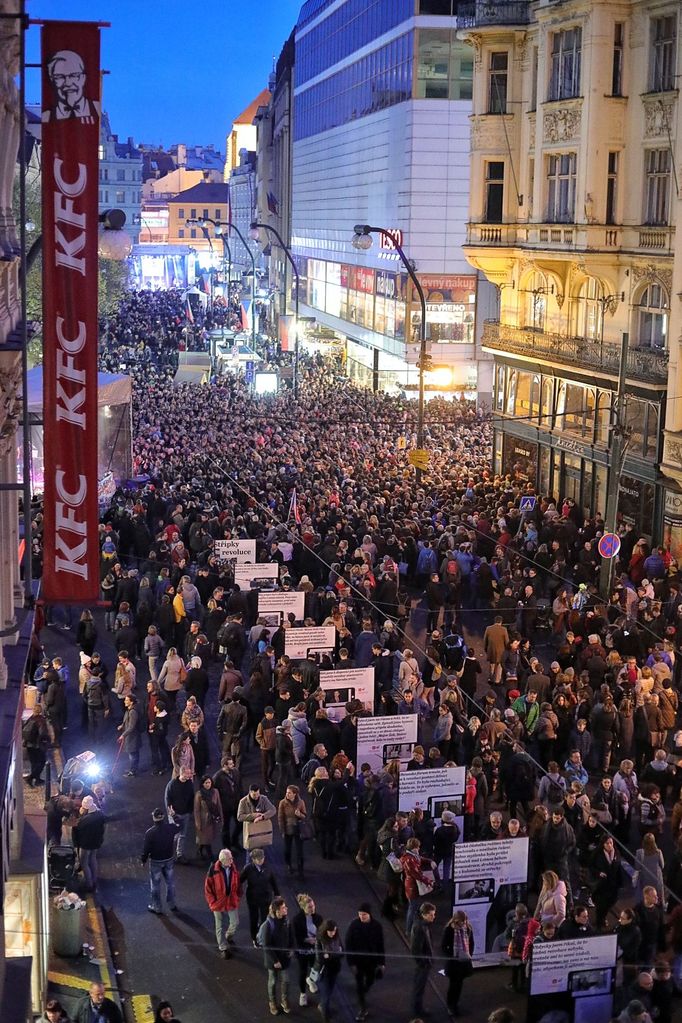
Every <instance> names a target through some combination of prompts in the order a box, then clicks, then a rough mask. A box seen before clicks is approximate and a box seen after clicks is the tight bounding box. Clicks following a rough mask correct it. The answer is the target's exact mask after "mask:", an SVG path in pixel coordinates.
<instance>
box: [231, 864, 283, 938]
mask: <svg viewBox="0 0 682 1023" xmlns="http://www.w3.org/2000/svg"><path fill="white" fill-rule="evenodd" d="M239 880H240V882H241V886H242V889H244V888H246V905H247V906H248V908H249V927H250V929H251V940H252V942H253V947H254V948H259V947H260V945H259V943H258V928H259V927H260V925H261V924H262V923H263V921H264V920H265V919H266V918H267V915H268V910H269V908H270V902H271V901H272V899H273V897H274V896H275V895H279V885H278V884H277V878H276V877H275V874H274V871H273V870H272V867H269V866H268V865H267V864H266V862H265V853H264V852H263V850H262V849H252V850H251V852H250V853H249V862H248V863H247V864H246V866H245V867H244V869H243V870H242V872H241V874H240V875H239Z"/></svg>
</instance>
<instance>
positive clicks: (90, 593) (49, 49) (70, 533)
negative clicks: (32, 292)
mask: <svg viewBox="0 0 682 1023" xmlns="http://www.w3.org/2000/svg"><path fill="white" fill-rule="evenodd" d="M42 75H43V81H42V121H43V126H42V157H43V174H42V177H43V345H44V354H43V439H44V448H45V518H44V563H43V585H42V591H43V597H44V598H45V600H47V601H48V602H60V603H63V602H70V603H86V602H91V601H94V600H97V598H98V596H99V544H98V535H97V517H98V516H97V511H98V509H97V247H98V231H99V224H98V208H97V200H98V172H99V167H98V155H99V148H98V147H99V109H100V105H99V92H100V66H99V29H98V27H97V26H96V25H93V24H90V23H88V22H68V21H48V22H46V23H45V24H44V25H43V28H42Z"/></svg>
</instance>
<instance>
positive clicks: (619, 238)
mask: <svg viewBox="0 0 682 1023" xmlns="http://www.w3.org/2000/svg"><path fill="white" fill-rule="evenodd" d="M466 244H467V245H483V246H487V245H491V246H497V245H499V246H500V247H502V248H504V247H505V246H507V247H512V246H518V247H521V248H528V249H553V250H559V251H564V252H572V251H578V252H602V251H609V252H613V251H615V250H621V251H624V252H641V253H643V254H652V255H653V254H654V253H657V254H659V255H660V256H670V257H671V258H672V255H673V248H674V244H675V228H674V227H666V226H661V227H648V226H646V225H629V226H622V225H619V224H535V223H533V224H528V223H526V224H487V223H476V222H474V221H470V222H469V223H468V224H467V240H466Z"/></svg>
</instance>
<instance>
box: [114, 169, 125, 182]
mask: <svg viewBox="0 0 682 1023" xmlns="http://www.w3.org/2000/svg"><path fill="white" fill-rule="evenodd" d="M125 179H126V172H125V170H123V169H122V168H121V167H119V168H118V170H117V171H116V180H117V181H125Z"/></svg>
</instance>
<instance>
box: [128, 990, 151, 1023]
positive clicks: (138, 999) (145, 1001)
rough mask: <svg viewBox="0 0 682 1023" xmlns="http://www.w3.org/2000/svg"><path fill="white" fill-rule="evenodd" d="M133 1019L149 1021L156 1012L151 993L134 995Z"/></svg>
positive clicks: (140, 1022) (136, 1021) (142, 1021)
mask: <svg viewBox="0 0 682 1023" xmlns="http://www.w3.org/2000/svg"><path fill="white" fill-rule="evenodd" d="M132 1003H133V1019H134V1020H135V1023H149V1017H150V1016H152V1015H153V1014H154V1009H153V1008H152V1000H151V996H150V995H133V997H132Z"/></svg>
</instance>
